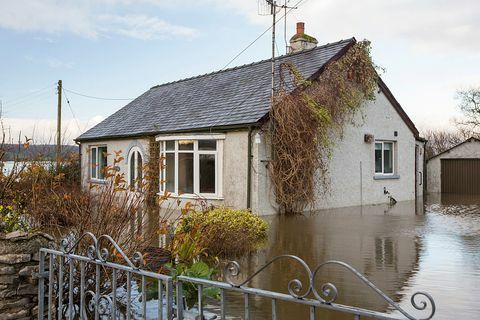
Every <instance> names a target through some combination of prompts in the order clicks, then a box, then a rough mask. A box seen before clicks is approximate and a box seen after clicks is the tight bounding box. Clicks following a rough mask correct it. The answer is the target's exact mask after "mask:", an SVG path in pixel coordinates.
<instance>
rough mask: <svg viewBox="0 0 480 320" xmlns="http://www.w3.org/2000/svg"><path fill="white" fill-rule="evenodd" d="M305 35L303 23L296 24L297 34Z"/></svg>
mask: <svg viewBox="0 0 480 320" xmlns="http://www.w3.org/2000/svg"><path fill="white" fill-rule="evenodd" d="M304 33H305V22H297V34H304Z"/></svg>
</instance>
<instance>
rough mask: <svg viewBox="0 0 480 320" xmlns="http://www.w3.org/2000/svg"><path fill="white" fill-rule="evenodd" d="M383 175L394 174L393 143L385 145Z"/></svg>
mask: <svg viewBox="0 0 480 320" xmlns="http://www.w3.org/2000/svg"><path fill="white" fill-rule="evenodd" d="M383 173H393V143H392V142H385V143H384V144H383Z"/></svg>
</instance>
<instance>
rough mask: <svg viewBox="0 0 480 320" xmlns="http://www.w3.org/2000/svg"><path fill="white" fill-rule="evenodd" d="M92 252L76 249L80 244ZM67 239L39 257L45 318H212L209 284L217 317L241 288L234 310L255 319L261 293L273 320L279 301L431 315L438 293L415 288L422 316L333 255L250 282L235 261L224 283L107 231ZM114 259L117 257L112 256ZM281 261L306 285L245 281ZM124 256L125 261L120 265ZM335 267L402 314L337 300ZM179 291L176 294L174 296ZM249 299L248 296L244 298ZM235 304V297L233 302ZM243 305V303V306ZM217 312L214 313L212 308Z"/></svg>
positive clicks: (358, 312)
mask: <svg viewBox="0 0 480 320" xmlns="http://www.w3.org/2000/svg"><path fill="white" fill-rule="evenodd" d="M83 241H89V242H90V244H88V245H85V244H84V245H83V248H86V249H85V251H86V252H85V253H84V254H83V255H82V254H80V253H78V252H76V251H77V249H78V248H79V247H80V243H81V242H83ZM70 243H71V245H68V243H67V242H62V245H61V249H60V250H52V249H47V248H42V249H41V250H40V262H39V274H38V278H39V291H38V294H39V305H38V311H39V312H38V315H39V319H45V318H47V319H63V318H65V319H168V320H170V319H179V320H180V319H187V318H192V319H193V318H195V317H197V316H199V318H200V319H204V317H205V310H204V306H205V301H204V292H205V290H206V289H207V288H217V289H218V290H219V291H220V301H219V311H218V314H215V315H214V317H215V318H216V319H227V318H228V317H227V314H226V307H227V301H226V294H227V293H228V292H237V293H240V294H241V295H242V296H243V298H242V299H239V301H236V302H235V304H237V305H243V310H244V311H243V313H242V314H238V315H235V316H236V317H237V318H238V317H243V318H244V319H248V320H249V319H252V311H251V299H252V298H254V297H262V298H266V299H268V300H270V302H269V303H270V304H271V318H272V319H277V317H278V314H277V303H278V302H279V301H286V302H292V303H296V304H300V305H304V306H305V307H306V308H309V314H310V316H309V317H310V319H312V320H313V319H317V311H318V310H319V309H326V310H332V311H336V312H341V313H344V314H350V315H352V319H361V318H362V319H363V318H368V319H386V320H394V319H395V320H398V319H411V320H415V319H422V320H428V319H432V318H433V316H434V315H435V311H436V307H435V302H434V300H433V298H432V297H431V296H430V295H429V294H428V293H426V292H416V293H414V294H413V295H412V297H411V300H410V302H411V305H412V307H413V308H414V309H416V310H419V311H422V312H423V313H424V316H423V317H416V316H414V315H412V314H410V313H409V312H407V311H406V310H404V309H403V308H402V307H401V306H400V305H399V304H398V303H396V302H395V301H393V300H392V299H391V298H389V297H388V296H387V295H386V294H385V293H383V292H382V291H381V290H380V289H378V288H377V287H376V286H375V285H374V284H373V283H371V282H370V281H369V280H368V279H367V278H366V277H364V276H363V275H362V274H360V273H359V272H358V271H357V270H355V269H354V268H353V267H351V266H350V265H348V264H346V263H344V262H340V261H327V262H325V263H322V264H320V265H319V266H317V267H316V268H315V269H313V271H312V269H311V268H310V267H309V266H308V265H307V264H306V263H305V261H303V260H302V259H300V258H299V257H296V256H292V255H281V256H278V257H276V258H274V259H273V260H271V261H269V262H268V263H266V264H265V265H264V266H263V267H261V268H260V269H259V270H257V271H256V272H254V273H253V274H252V275H250V276H247V277H246V278H245V279H244V280H243V281H241V282H236V280H237V279H238V276H239V275H240V272H241V271H240V265H239V264H238V263H237V262H235V261H232V262H229V263H228V264H227V265H226V267H225V269H224V278H225V282H221V281H212V280H206V279H199V278H194V277H187V276H181V275H180V276H178V277H176V279H175V282H176V284H175V290H174V278H173V277H172V276H169V275H164V274H160V273H155V272H150V271H146V270H143V269H142V268H143V265H144V262H143V257H142V255H141V254H140V253H138V252H136V253H135V254H134V255H133V257H132V258H129V257H127V256H126V255H125V253H124V252H123V251H122V249H121V248H120V247H119V246H118V245H117V243H115V241H114V240H113V239H112V238H111V237H110V236H108V235H102V236H100V237H98V238H96V237H95V236H94V235H93V234H91V233H86V234H84V235H83V236H82V237H80V238H79V239H77V240H75V241H70ZM112 260H114V261H116V263H114V262H111V261H112ZM280 260H287V261H293V262H295V263H298V264H300V265H301V266H302V268H303V272H305V275H306V276H307V278H308V280H307V283H305V284H304V283H302V282H301V281H300V280H298V279H293V280H291V281H290V282H289V283H288V287H287V289H288V293H280V292H274V291H268V290H262V289H257V288H252V287H248V286H246V285H247V284H249V283H251V281H252V280H253V279H254V278H255V277H257V276H258V275H259V274H261V273H262V272H264V271H265V270H266V269H267V268H268V267H269V266H270V265H272V264H273V263H276V262H278V261H280ZM119 261H122V263H119ZM328 265H335V266H338V267H341V268H344V269H345V270H347V271H348V272H350V273H351V274H352V275H354V276H355V277H356V278H357V279H359V280H360V281H361V282H363V283H364V284H365V285H366V286H368V287H369V288H370V289H371V290H373V292H375V293H376V294H377V295H378V296H379V297H380V298H381V299H383V300H384V301H385V302H386V303H387V304H388V305H389V306H390V307H391V308H392V309H394V310H397V311H398V313H399V314H400V315H399V316H394V315H392V314H388V313H382V312H377V311H373V310H368V309H363V308H358V307H354V306H349V305H344V304H338V303H336V299H337V297H338V290H337V288H336V287H335V285H334V284H332V283H329V282H327V283H324V284H322V285H320V286H319V287H317V286H316V285H315V279H316V277H317V275H318V274H319V272H320V271H321V270H322V269H323V268H324V267H326V266H328ZM186 284H188V285H190V286H195V287H196V288H197V291H198V297H197V299H196V300H197V301H196V307H195V308H194V309H191V310H188V311H187V309H186V306H185V305H186V304H185V297H184V292H183V291H184V286H185V285H186ZM174 291H175V292H174ZM174 294H175V299H174ZM242 300H243V301H242ZM230 303H232V302H231V301H230ZM237 309H238V308H237ZM210 315H211V312H210Z"/></svg>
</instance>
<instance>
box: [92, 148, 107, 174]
mask: <svg viewBox="0 0 480 320" xmlns="http://www.w3.org/2000/svg"><path fill="white" fill-rule="evenodd" d="M106 167H107V147H106V146H95V147H90V178H91V179H93V180H105V168H106Z"/></svg>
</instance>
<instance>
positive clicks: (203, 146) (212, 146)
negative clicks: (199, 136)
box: [198, 140, 217, 150]
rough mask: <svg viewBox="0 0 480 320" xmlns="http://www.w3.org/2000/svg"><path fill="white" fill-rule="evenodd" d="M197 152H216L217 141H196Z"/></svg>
mask: <svg viewBox="0 0 480 320" xmlns="http://www.w3.org/2000/svg"><path fill="white" fill-rule="evenodd" d="M198 150H217V140H198Z"/></svg>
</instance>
